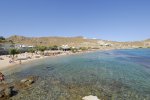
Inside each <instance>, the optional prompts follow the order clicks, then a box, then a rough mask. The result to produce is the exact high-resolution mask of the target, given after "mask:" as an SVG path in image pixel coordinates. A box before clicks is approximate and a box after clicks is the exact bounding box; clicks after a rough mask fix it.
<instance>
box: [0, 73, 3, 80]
mask: <svg viewBox="0 0 150 100" xmlns="http://www.w3.org/2000/svg"><path fill="white" fill-rule="evenodd" d="M2 81H4V75H3V74H2V73H1V72H0V82H2Z"/></svg>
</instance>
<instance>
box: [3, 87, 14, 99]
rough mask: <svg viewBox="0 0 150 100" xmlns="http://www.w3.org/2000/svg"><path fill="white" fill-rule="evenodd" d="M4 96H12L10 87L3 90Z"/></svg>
mask: <svg viewBox="0 0 150 100" xmlns="http://www.w3.org/2000/svg"><path fill="white" fill-rule="evenodd" d="M4 94H5V96H7V97H10V96H11V95H12V89H11V88H10V87H7V88H5V90H4Z"/></svg>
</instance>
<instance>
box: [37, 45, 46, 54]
mask: <svg viewBox="0 0 150 100" xmlns="http://www.w3.org/2000/svg"><path fill="white" fill-rule="evenodd" d="M36 49H37V50H38V51H41V52H42V54H44V51H45V50H46V49H47V47H45V46H38V47H36Z"/></svg>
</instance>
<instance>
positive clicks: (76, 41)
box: [7, 35, 97, 46]
mask: <svg viewBox="0 0 150 100" xmlns="http://www.w3.org/2000/svg"><path fill="white" fill-rule="evenodd" d="M7 40H8V41H10V40H12V41H13V42H14V43H17V44H27V45H34V46H37V45H38V46H53V45H58V46H61V45H69V46H81V45H82V44H85V43H87V44H88V43H90V44H91V43H93V44H95V43H96V42H97V40H95V39H84V38H83V37H81V36H79V37H24V36H16V35H15V36H11V37H9V38H7Z"/></svg>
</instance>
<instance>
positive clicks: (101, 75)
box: [7, 49, 150, 100]
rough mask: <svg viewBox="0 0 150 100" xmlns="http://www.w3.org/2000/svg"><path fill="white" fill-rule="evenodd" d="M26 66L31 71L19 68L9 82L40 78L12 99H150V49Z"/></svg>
mask: <svg viewBox="0 0 150 100" xmlns="http://www.w3.org/2000/svg"><path fill="white" fill-rule="evenodd" d="M22 66H23V67H24V68H25V67H28V68H27V69H22V67H21V68H19V69H15V70H16V71H17V70H18V72H16V73H12V74H11V75H8V76H7V80H11V81H13V80H19V79H22V78H24V77H26V76H28V75H36V76H40V77H39V80H38V81H37V82H36V83H35V84H34V85H33V87H32V88H30V89H28V90H25V91H23V92H21V93H19V94H18V95H17V96H15V97H13V98H12V99H18V100H20V99H22V100H24V98H26V100H37V98H38V99H40V100H81V98H82V97H84V96H86V95H96V96H98V97H99V98H101V99H104V100H144V99H145V100H150V49H134V50H113V51H100V52H94V53H86V54H80V55H71V56H63V57H55V58H49V59H43V60H40V61H36V62H32V64H31V63H30V64H25V65H22Z"/></svg>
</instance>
